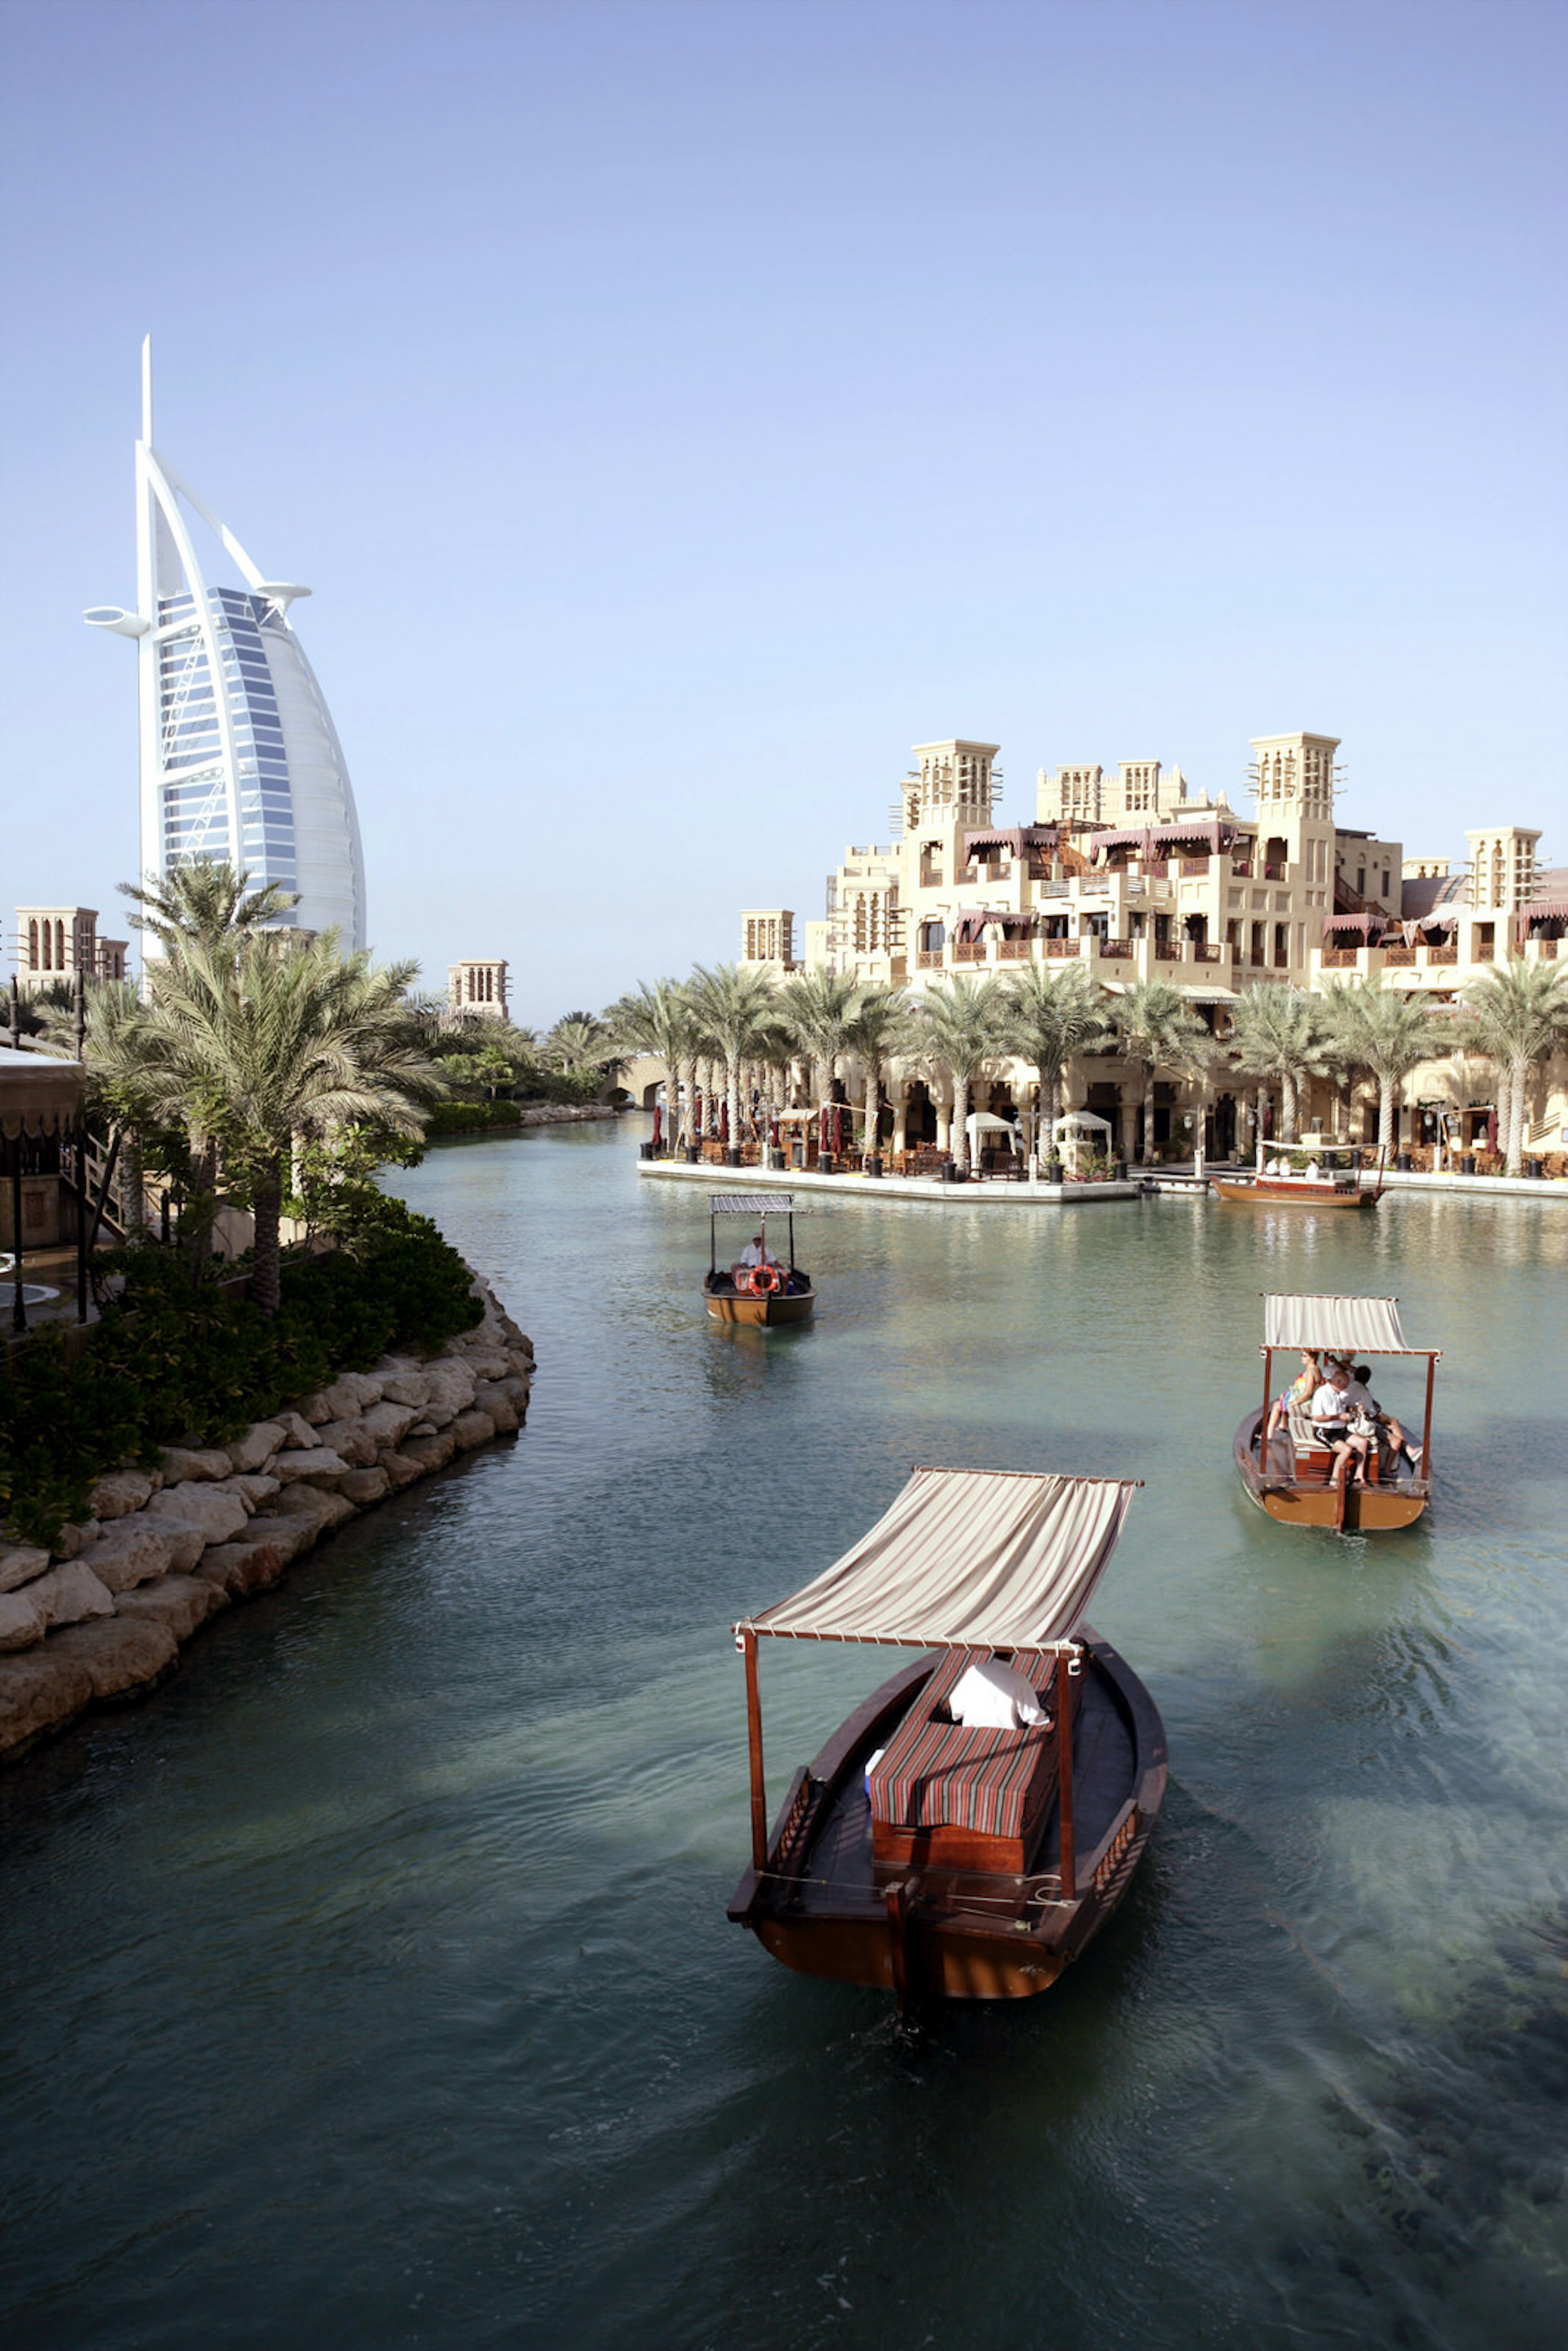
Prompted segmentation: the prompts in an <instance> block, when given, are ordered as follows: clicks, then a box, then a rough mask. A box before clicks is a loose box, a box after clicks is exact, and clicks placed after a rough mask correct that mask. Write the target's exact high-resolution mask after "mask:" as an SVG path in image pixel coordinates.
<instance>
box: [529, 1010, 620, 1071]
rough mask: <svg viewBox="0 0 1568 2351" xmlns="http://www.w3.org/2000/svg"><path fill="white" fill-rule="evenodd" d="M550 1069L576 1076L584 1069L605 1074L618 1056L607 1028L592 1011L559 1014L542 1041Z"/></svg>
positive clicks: (612, 1066)
mask: <svg viewBox="0 0 1568 2351" xmlns="http://www.w3.org/2000/svg"><path fill="white" fill-rule="evenodd" d="M544 1052H545V1059H546V1061H548V1062H549V1066H550V1068H551V1069H552V1070H560V1071H564V1072H565V1073H566V1075H568V1076H569V1077H576V1076H578V1075H580V1073H581V1072H582V1071H585V1070H601V1071H609V1070H611V1069H612V1068H614V1066H615V1064H616V1062H617V1061H618V1059H619V1056H618V1055H617V1053H616V1051H615V1047H614V1042H613V1040H612V1037H611V1034H610V1031H609V1029H607V1028H606V1027H605V1025H604V1023H603V1021H602V1020H601V1019H600V1018H599V1015H598V1014H597V1013H596V1012H563V1013H562V1014H561V1017H560V1019H559V1020H558V1021H557V1022H556V1024H555V1027H554V1028H553V1029H551V1030H550V1031H549V1035H548V1036H547V1037H546V1039H545V1042H544Z"/></svg>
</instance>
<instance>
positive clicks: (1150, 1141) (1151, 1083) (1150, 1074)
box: [1144, 1061, 1155, 1167]
mask: <svg viewBox="0 0 1568 2351" xmlns="http://www.w3.org/2000/svg"><path fill="white" fill-rule="evenodd" d="M1154 1164H1155V1065H1154V1063H1153V1062H1152V1061H1145V1063H1144V1165H1145V1167H1152V1166H1153V1165H1154Z"/></svg>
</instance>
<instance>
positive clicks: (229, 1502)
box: [143, 1456, 282, 1543]
mask: <svg viewBox="0 0 1568 2351" xmlns="http://www.w3.org/2000/svg"><path fill="white" fill-rule="evenodd" d="M226 1458H227V1457H226V1456H225V1461H226ZM279 1458H282V1457H281V1456H280V1457H279ZM143 1515H144V1516H145V1517H147V1518H149V1519H160V1520H166V1521H167V1522H168V1524H170V1525H171V1526H183V1527H195V1528H197V1529H199V1530H200V1532H201V1535H202V1539H203V1541H204V1542H210V1543H220V1542H228V1541H230V1540H231V1539H232V1538H233V1537H234V1536H235V1535H237V1534H238V1533H239V1532H240V1531H241V1530H242V1528H243V1527H244V1525H245V1522H246V1519H247V1518H248V1516H249V1515H250V1514H249V1512H248V1511H247V1510H246V1506H245V1504H244V1502H243V1501H242V1500H241V1499H240V1498H239V1496H238V1495H237V1494H232V1493H228V1492H220V1491H218V1490H216V1489H214V1488H213V1487H211V1486H177V1487H173V1488H169V1487H165V1488H164V1489H163V1491H162V1493H161V1494H154V1495H153V1497H152V1500H151V1501H150V1502H149V1503H148V1505H147V1508H146V1510H145V1512H144V1513H143Z"/></svg>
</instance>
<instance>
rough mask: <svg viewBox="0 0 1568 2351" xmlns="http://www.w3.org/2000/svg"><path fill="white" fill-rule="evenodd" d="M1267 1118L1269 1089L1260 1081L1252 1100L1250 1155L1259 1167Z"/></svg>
mask: <svg viewBox="0 0 1568 2351" xmlns="http://www.w3.org/2000/svg"><path fill="white" fill-rule="evenodd" d="M1268 1117H1269V1089H1268V1087H1267V1086H1266V1085H1264V1084H1262V1083H1261V1081H1260V1083H1259V1086H1258V1091H1257V1092H1256V1093H1255V1094H1254V1096H1253V1098H1252V1126H1253V1134H1252V1153H1253V1156H1254V1158H1255V1159H1256V1161H1257V1163H1258V1165H1259V1166H1260V1167H1261V1166H1262V1165H1263V1147H1264V1136H1263V1129H1264V1126H1265V1124H1266V1123H1267V1121H1268Z"/></svg>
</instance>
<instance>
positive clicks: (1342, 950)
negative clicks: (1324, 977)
mask: <svg viewBox="0 0 1568 2351" xmlns="http://www.w3.org/2000/svg"><path fill="white" fill-rule="evenodd" d="M1360 954H1361V949H1360V948H1359V947H1324V949H1323V952H1322V966H1323V969H1324V970H1325V971H1354V969H1355V967H1356V959H1357V957H1358V956H1359V955H1360Z"/></svg>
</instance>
